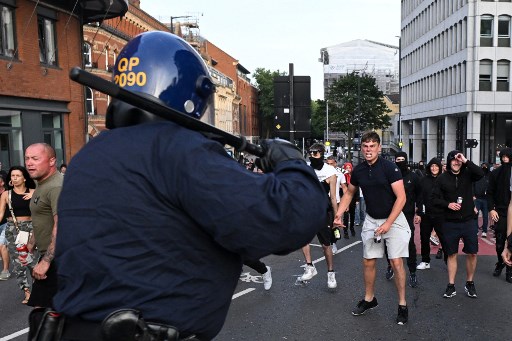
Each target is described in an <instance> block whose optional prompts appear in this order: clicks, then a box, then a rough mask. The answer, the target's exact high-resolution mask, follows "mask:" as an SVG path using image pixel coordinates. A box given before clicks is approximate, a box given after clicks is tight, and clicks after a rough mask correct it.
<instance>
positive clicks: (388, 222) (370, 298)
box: [334, 131, 411, 325]
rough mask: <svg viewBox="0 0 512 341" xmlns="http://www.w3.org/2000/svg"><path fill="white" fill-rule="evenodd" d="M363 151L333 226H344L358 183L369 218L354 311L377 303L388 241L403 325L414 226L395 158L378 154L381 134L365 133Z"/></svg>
mask: <svg viewBox="0 0 512 341" xmlns="http://www.w3.org/2000/svg"><path fill="white" fill-rule="evenodd" d="M361 151H362V153H363V155H364V158H365V161H363V162H361V163H360V164H358V165H357V166H356V168H355V169H354V171H353V172H352V177H351V179H350V183H349V184H348V189H347V192H346V193H345V195H344V196H343V198H342V199H341V202H340V205H339V207H338V211H337V212H336V216H335V219H334V226H343V222H342V220H341V217H342V216H343V213H344V212H345V210H346V209H347V207H348V206H349V205H350V202H351V200H352V197H353V196H354V194H355V193H356V191H358V187H361V189H362V190H363V193H364V194H365V200H366V218H365V220H364V225H363V228H362V232H361V239H362V241H363V272H364V281H365V296H364V299H362V300H361V301H359V303H358V304H357V306H356V307H355V308H354V310H353V311H352V315H354V316H359V315H363V314H364V313H366V311H368V310H370V309H373V308H375V307H377V306H378V303H377V299H376V298H375V295H374V287H375V277H376V267H375V265H376V259H377V258H382V257H383V256H384V244H385V245H386V246H387V249H388V256H389V260H390V262H391V266H392V267H393V271H394V273H395V285H396V289H397V292H398V315H397V318H396V322H397V324H400V325H403V324H406V323H407V321H408V309H407V303H406V301H405V269H404V265H403V260H402V257H408V256H409V239H410V237H411V230H410V228H409V224H408V223H407V220H406V218H405V216H404V214H403V213H402V208H403V207H404V205H405V201H406V197H405V189H404V184H403V180H402V174H401V172H400V170H399V169H398V167H397V166H396V165H395V164H394V163H393V162H391V161H388V160H386V159H384V158H382V157H380V156H379V153H380V151H381V144H380V136H379V135H378V134H377V133H376V132H374V131H371V132H367V133H365V134H363V136H362V138H361ZM382 241H384V242H382Z"/></svg>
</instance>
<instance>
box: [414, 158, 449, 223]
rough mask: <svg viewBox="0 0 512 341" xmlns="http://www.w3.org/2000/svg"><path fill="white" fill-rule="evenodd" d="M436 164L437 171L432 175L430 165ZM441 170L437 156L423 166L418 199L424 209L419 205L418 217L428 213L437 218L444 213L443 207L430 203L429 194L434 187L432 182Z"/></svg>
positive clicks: (441, 166)
mask: <svg viewBox="0 0 512 341" xmlns="http://www.w3.org/2000/svg"><path fill="white" fill-rule="evenodd" d="M433 164H436V165H437V167H439V173H438V174H437V176H435V177H434V176H433V175H432V172H431V171H430V167H431V166H432V165H433ZM442 171H443V165H442V164H441V160H440V159H438V158H435V157H434V158H432V159H431V160H430V161H429V163H428V164H427V167H426V168H425V176H424V177H423V178H421V182H420V188H421V196H420V201H421V203H422V205H423V206H424V208H425V211H423V209H422V208H421V207H420V209H419V210H418V215H419V216H420V217H423V216H424V215H426V214H427V215H429V216H431V217H432V218H438V217H442V216H443V214H444V209H441V208H439V207H435V206H433V205H432V202H431V200H430V195H431V194H432V190H433V189H434V182H435V181H436V180H437V178H438V177H439V175H441V173H442Z"/></svg>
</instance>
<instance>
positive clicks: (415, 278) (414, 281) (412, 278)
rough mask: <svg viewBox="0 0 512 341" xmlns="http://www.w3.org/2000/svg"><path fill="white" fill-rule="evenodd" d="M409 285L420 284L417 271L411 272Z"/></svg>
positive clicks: (414, 286) (415, 285)
mask: <svg viewBox="0 0 512 341" xmlns="http://www.w3.org/2000/svg"><path fill="white" fill-rule="evenodd" d="M409 286H410V287H411V288H416V287H417V286H418V276H416V272H411V274H410V275H409Z"/></svg>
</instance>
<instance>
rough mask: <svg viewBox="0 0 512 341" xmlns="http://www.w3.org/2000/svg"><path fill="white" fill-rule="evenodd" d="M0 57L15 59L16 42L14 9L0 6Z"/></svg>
mask: <svg viewBox="0 0 512 341" xmlns="http://www.w3.org/2000/svg"><path fill="white" fill-rule="evenodd" d="M0 10H1V12H2V13H1V16H0V27H1V31H0V56H6V57H14V53H15V51H16V42H15V40H14V37H15V34H14V20H13V18H14V12H13V10H12V8H10V7H7V6H4V5H2V4H0Z"/></svg>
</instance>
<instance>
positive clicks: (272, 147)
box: [256, 139, 304, 173]
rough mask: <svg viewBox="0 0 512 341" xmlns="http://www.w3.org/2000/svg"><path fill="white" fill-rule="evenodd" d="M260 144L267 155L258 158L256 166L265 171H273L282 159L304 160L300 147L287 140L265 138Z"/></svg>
mask: <svg viewBox="0 0 512 341" xmlns="http://www.w3.org/2000/svg"><path fill="white" fill-rule="evenodd" d="M260 145H261V148H262V149H263V151H264V152H265V156H263V157H261V158H258V159H256V166H258V168H260V169H261V170H262V171H263V172H264V173H267V172H272V170H274V168H275V167H276V166H277V164H278V163H279V162H281V161H286V160H304V157H303V156H302V153H301V151H300V150H299V148H297V146H296V145H294V144H292V143H290V142H288V141H286V140H281V139H274V140H263V141H261V144H260Z"/></svg>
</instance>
